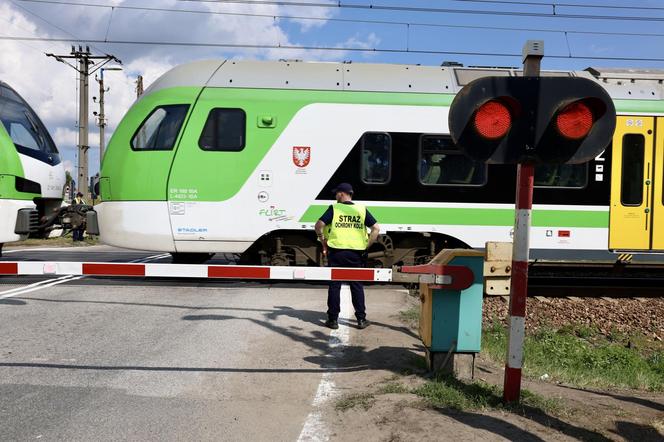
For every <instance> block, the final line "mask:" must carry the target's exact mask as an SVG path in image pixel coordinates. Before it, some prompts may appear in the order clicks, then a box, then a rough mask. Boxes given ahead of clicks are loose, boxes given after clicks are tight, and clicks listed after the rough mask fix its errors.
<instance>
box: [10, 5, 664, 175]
mask: <svg viewBox="0 0 664 442" xmlns="http://www.w3.org/2000/svg"><path fill="white" fill-rule="evenodd" d="M293 3H296V4H297V5H294V4H293ZM305 3H309V5H304V6H302V5H303V4H305ZM77 4H78V5H77ZM339 4H340V5H341V6H342V7H339ZM93 5H97V6H93ZM328 5H329V6H330V7H327V6H328ZM368 5H373V6H374V7H373V8H368V7H367V6H368ZM626 5H629V6H628V7H626ZM390 8H392V9H390ZM640 8H643V9H640ZM157 9H163V10H157ZM174 10H180V11H181V12H174ZM182 11H186V12H182ZM554 12H555V14H554ZM662 22H664V3H663V2H661V1H658V0H634V1H630V2H625V1H622V0H560V1H558V0H523V1H518V0H496V1H495V2H492V1H489V0H437V1H432V0H351V1H341V2H338V1H330V0H291V1H272V2H270V1H235V2H228V1H227V2H224V1H221V2H219V1H214V0H110V1H104V0H0V54H2V56H0V80H2V81H4V82H6V83H8V84H9V85H11V86H12V87H13V88H14V89H16V90H17V91H18V92H19V93H20V94H21V95H22V96H23V97H24V98H25V99H26V100H27V101H28V102H29V103H30V105H31V106H32V107H33V108H34V109H35V111H36V112H37V113H38V114H39V116H40V117H41V119H42V120H43V121H44V123H45V125H46V127H47V128H48V129H49V131H50V133H51V135H52V136H53V138H54V140H55V142H56V144H57V146H58V149H59V150H60V153H61V157H62V159H63V161H64V164H65V168H66V169H67V170H69V171H71V172H72V174H73V175H76V170H75V168H76V164H77V148H76V144H77V134H78V121H77V120H78V89H77V84H78V82H77V77H76V75H77V74H76V71H75V70H74V69H72V68H71V67H69V66H67V65H65V64H63V63H60V62H58V61H56V60H55V59H53V58H49V57H46V55H45V53H55V54H69V53H70V52H71V45H72V44H76V45H79V44H81V45H85V44H86V42H87V44H88V45H89V46H90V49H91V52H93V54H94V55H104V54H112V55H114V56H116V57H117V58H119V59H120V60H121V61H122V69H123V70H122V71H107V72H105V74H104V80H105V83H106V86H107V87H109V88H110V90H109V92H108V93H107V94H106V112H107V118H108V121H107V128H106V133H107V137H106V140H107V142H108V140H109V139H110V136H111V135H112V133H113V130H114V129H115V127H116V126H117V124H118V123H119V122H120V120H121V119H122V116H123V115H124V114H125V113H126V111H127V109H128V108H129V107H130V106H131V105H132V103H133V102H134V100H135V98H136V95H135V81H136V78H137V76H139V75H142V76H143V77H144V84H145V87H146V88H147V87H148V86H149V85H150V84H151V83H152V82H154V81H155V80H156V79H157V78H158V77H159V76H160V75H161V74H163V73H164V72H166V71H168V70H169V69H170V68H172V67H173V66H176V65H178V64H181V63H186V62H189V61H193V60H200V59H226V58H232V59H258V60H279V59H298V60H303V61H352V62H356V63H357V62H363V63H400V64H421V65H431V66H438V65H440V64H441V63H443V62H445V61H456V62H459V63H463V64H464V65H465V66H515V67H516V66H520V65H521V57H520V55H519V54H520V53H521V49H522V47H523V45H524V43H525V41H526V40H543V41H544V53H545V57H544V59H543V61H542V69H556V70H557V69H561V70H579V69H585V68H587V67H589V66H592V67H629V68H636V69H664V27H663V26H662ZM16 37H19V38H25V40H16V39H15V38H16ZM34 38H42V39H62V40H65V41H38V40H34ZM81 41H84V42H81ZM120 42H123V43H120ZM148 42H150V43H163V42H170V43H180V44H181V43H188V44H191V45H190V46H176V45H158V44H147V43H148ZM197 44H198V45H200V46H196V45H197ZM224 44H226V45H229V44H230V45H242V46H252V47H251V48H247V47H236V48H230V47H223V46H213V45H224ZM256 46H258V47H256ZM278 46H282V47H283V46H292V47H296V48H295V49H283V48H282V49H279V48H276V47H278ZM323 48H325V49H323ZM114 65H116V64H110V65H108V66H109V67H110V66H114ZM98 90H99V86H98V83H97V82H96V81H94V78H91V79H90V100H91V101H90V111H91V113H92V111H94V110H98V104H96V103H94V102H93V101H92V98H93V97H95V96H98ZM90 117H91V120H90V127H91V131H90V146H91V148H90V173H91V174H94V173H96V172H97V171H98V169H99V131H98V128H97V126H96V125H95V119H94V117H93V116H92V115H91V116H90Z"/></svg>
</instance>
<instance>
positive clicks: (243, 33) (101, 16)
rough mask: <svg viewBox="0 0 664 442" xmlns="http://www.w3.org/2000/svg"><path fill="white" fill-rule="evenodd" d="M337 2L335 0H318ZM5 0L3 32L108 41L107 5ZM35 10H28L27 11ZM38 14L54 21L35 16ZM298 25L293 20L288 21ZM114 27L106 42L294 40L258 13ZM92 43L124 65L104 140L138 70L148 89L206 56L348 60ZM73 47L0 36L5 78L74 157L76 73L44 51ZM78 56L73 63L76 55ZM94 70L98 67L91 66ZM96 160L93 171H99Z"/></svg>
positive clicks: (123, 20) (136, 16) (153, 19)
mask: <svg viewBox="0 0 664 442" xmlns="http://www.w3.org/2000/svg"><path fill="white" fill-rule="evenodd" d="M320 1H325V2H328V3H334V2H333V1H331V0H320ZM124 3H127V4H128V5H129V6H141V5H145V6H150V7H154V6H155V4H154V3H151V2H147V1H140V2H139V1H137V0H134V1H132V2H128V1H125V0H112V2H108V3H107V4H109V5H121V4H124ZM20 6H21V7H17V6H16V5H14V4H13V3H7V2H3V3H0V29H2V34H3V35H12V36H31V37H60V38H61V37H65V38H67V37H69V36H71V34H69V35H67V34H65V33H64V32H63V31H62V30H65V31H67V32H70V33H73V34H76V36H77V37H82V38H92V39H103V38H104V37H105V36H106V32H107V28H108V24H109V19H110V18H111V10H110V9H102V8H86V7H77V6H71V5H61V6H57V5H54V4H32V3H31V4H27V3H26V4H22V3H21V4H20ZM158 6H159V7H162V8H172V9H175V8H186V9H200V10H205V11H227V12H249V13H256V14H266V15H271V16H272V15H303V13H302V9H298V8H288V7H283V6H276V5H267V4H244V5H242V4H223V5H221V4H213V3H200V4H196V5H187V6H183V4H182V3H181V2H178V1H175V0H165V1H162V2H160V3H159V5H158ZM23 8H25V9H29V10H30V11H33V13H27V12H26V11H25V9H23ZM335 13H336V11H335V10H334V9H333V8H311V9H310V10H308V11H307V15H311V16H315V17H319V18H321V19H323V20H318V21H312V20H294V22H296V23H297V24H298V25H299V26H300V30H301V31H302V32H312V31H313V30H315V28H319V27H321V26H323V25H324V24H325V23H326V21H325V19H327V18H329V17H331V16H333V15H334V14H335ZM37 16H41V17H43V18H44V19H46V20H48V22H50V23H52V24H54V25H56V26H57V28H60V29H57V28H56V27H54V26H49V24H48V23H47V22H46V21H44V20H42V19H40V18H38V17H37ZM289 22H293V21H289ZM110 24H111V26H110V28H108V39H109V40H124V41H135V40H137V41H141V40H147V41H174V42H192V43H197V42H211V43H223V44H252V45H274V44H281V45H297V43H294V42H292V41H291V38H290V37H289V35H288V34H287V33H286V31H285V30H284V29H283V28H282V27H281V26H282V24H281V23H280V22H279V21H278V20H273V19H271V18H260V17H243V16H229V15H215V14H184V13H158V12H145V11H143V12H141V11H128V10H121V9H117V8H116V9H115V10H114V11H113V16H112V21H111V22H110ZM376 41H378V40H377V38H376V37H375V35H373V34H371V35H370V36H369V37H368V38H366V39H365V41H362V40H361V38H360V36H358V35H356V36H354V37H352V38H351V39H349V40H348V41H347V42H345V43H343V44H340V45H338V46H339V47H342V46H346V45H348V44H351V45H353V46H361V45H368V46H375V42H376ZM95 46H96V47H91V49H92V50H93V52H94V53H95V54H99V53H103V52H108V53H112V54H114V55H116V56H118V57H119V58H121V59H122V60H123V62H124V66H123V69H124V70H123V71H118V72H115V71H114V72H110V71H109V72H106V73H105V74H104V80H105V85H106V86H107V87H110V91H109V92H108V94H107V95H106V114H107V141H108V139H110V136H111V135H112V132H113V131H114V130H115V128H116V127H117V124H118V123H119V121H120V120H121V118H122V116H123V115H124V114H125V113H126V111H127V109H128V108H129V107H130V106H131V104H132V103H133V102H134V101H135V98H136V95H135V81H136V77H137V76H138V75H142V76H143V77H144V85H145V87H146V88H147V87H148V86H149V85H150V84H151V83H152V82H154V81H155V80H156V79H157V78H158V77H159V76H160V75H162V74H163V73H164V72H166V71H167V70H169V69H170V68H172V67H173V66H175V65H177V64H180V63H184V62H187V61H191V60H195V59H205V58H207V59H209V58H245V59H246V58H251V59H279V58H298V59H305V60H334V59H343V57H344V55H345V53H344V52H343V51H339V52H332V51H318V50H281V49H242V48H237V49H233V50H231V49H224V48H219V47H207V48H206V47H177V46H167V47H165V46H156V45H152V46H150V45H143V46H140V45H120V44H117V45H110V44H96V45H95ZM70 50H71V46H70V45H69V44H64V43H55V42H35V41H31V42H20V41H10V40H0V53H2V54H3V55H2V57H0V80H2V81H5V82H7V83H9V84H10V85H11V86H12V87H14V88H15V89H16V90H17V91H18V92H19V93H20V94H21V95H22V96H23V97H24V98H25V99H26V100H27V101H28V102H29V103H30V105H31V106H32V107H33V108H34V109H35V111H36V112H37V113H38V115H39V116H40V118H41V119H42V120H43V121H44V123H45V124H46V126H47V127H48V129H49V131H50V132H51V134H52V136H53V137H54V140H55V141H56V143H57V144H58V148H59V149H60V151H61V152H62V154H63V155H62V156H63V158H64V159H65V160H67V161H70V162H71V161H72V160H73V159H74V158H75V154H76V144H77V137H78V129H77V119H78V81H77V74H76V71H75V70H74V69H72V68H71V67H70V66H66V65H65V64H63V63H59V62H58V61H56V60H55V59H54V58H49V57H46V56H45V55H44V53H45V52H48V53H55V54H69V53H70ZM72 61H73V60H72ZM93 69H94V67H93ZM98 94H99V90H98V84H97V82H96V81H94V76H91V77H90V103H89V107H90V122H89V125H90V129H91V133H90V137H89V140H90V145H91V149H93V150H94V148H95V147H96V146H97V145H98V135H97V130H98V129H97V127H96V125H95V119H94V117H93V116H92V111H94V110H97V109H98V105H97V104H95V103H93V102H92V97H93V96H98ZM95 171H96V169H95V166H93V165H91V172H93V173H94V172H95Z"/></svg>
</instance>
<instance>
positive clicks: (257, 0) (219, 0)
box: [24, 0, 664, 21]
mask: <svg viewBox="0 0 664 442" xmlns="http://www.w3.org/2000/svg"><path fill="white" fill-rule="evenodd" d="M24 1H31V0H24ZM177 1H179V2H188V3H210V4H220V5H221V4H246V5H273V6H293V7H302V8H307V7H308V8H327V9H364V10H374V11H398V12H423V13H445V14H473V15H501V16H514V17H549V18H576V19H588V20H631V21H664V17H643V16H640V17H637V16H625V15H588V14H569V13H568V14H565V13H558V12H557V10H556V8H555V7H554V8H553V10H552V11H551V13H541V12H525V11H498V10H476V9H454V8H432V7H419V6H397V5H381V4H360V3H342V2H334V3H305V2H296V1H269V0H265V1H263V0H177ZM542 6H547V5H542ZM558 6H562V5H558ZM604 9H606V8H604ZM630 9H632V10H633V9H639V8H634V7H633V8H630Z"/></svg>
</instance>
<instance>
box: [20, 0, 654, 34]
mask: <svg viewBox="0 0 664 442" xmlns="http://www.w3.org/2000/svg"><path fill="white" fill-rule="evenodd" d="M19 1H23V2H30V3H46V4H53V5H65V6H82V7H91V8H108V9H111V10H112V11H113V10H116V9H117V10H130V11H131V10H134V11H152V12H165V13H180V14H183V13H184V14H202V15H224V16H239V17H256V18H265V19H270V20H274V19H280V20H310V21H324V22H341V23H358V24H376V25H394V26H405V27H407V28H410V27H434V28H451V29H476V30H490V31H512V32H513V31H522V32H548V33H566V34H584V35H614V36H633V37H664V33H647V32H611V31H589V30H574V29H567V28H565V29H541V28H521V27H514V26H511V27H506V26H482V25H455V24H442V23H427V22H406V21H390V20H371V19H352V18H337V17H327V18H326V17H311V16H302V15H281V14H259V13H250V12H226V11H210V10H200V9H173V8H162V7H150V6H126V5H104V4H99V3H89V2H74V1H67V0H19ZM663 9H664V8H663ZM111 19H112V16H111V17H110V18H109V23H108V26H107V34H106V37H108V29H110V25H111Z"/></svg>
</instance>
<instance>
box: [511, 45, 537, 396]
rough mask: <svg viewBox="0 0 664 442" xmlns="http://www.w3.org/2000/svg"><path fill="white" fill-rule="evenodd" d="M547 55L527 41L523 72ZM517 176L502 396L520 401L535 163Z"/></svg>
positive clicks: (531, 70) (521, 166)
mask: <svg viewBox="0 0 664 442" xmlns="http://www.w3.org/2000/svg"><path fill="white" fill-rule="evenodd" d="M543 55H544V42H542V41H532V40H529V41H528V42H526V45H525V46H524V48H523V75H524V76H525V77H537V76H539V74H540V61H541V60H542V56H543ZM516 175H517V178H516V181H517V183H516V213H515V218H514V238H513V245H512V287H511V290H510V309H509V313H510V321H509V325H510V328H509V340H508V346H507V363H506V364H505V382H504V385H503V400H504V401H505V402H514V401H518V400H519V397H520V396H521V366H522V364H523V341H524V337H525V331H526V297H527V296H528V259H529V256H530V220H531V212H532V208H533V185H534V176H535V166H534V165H533V164H532V163H524V164H519V165H518V166H517V173H516Z"/></svg>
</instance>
